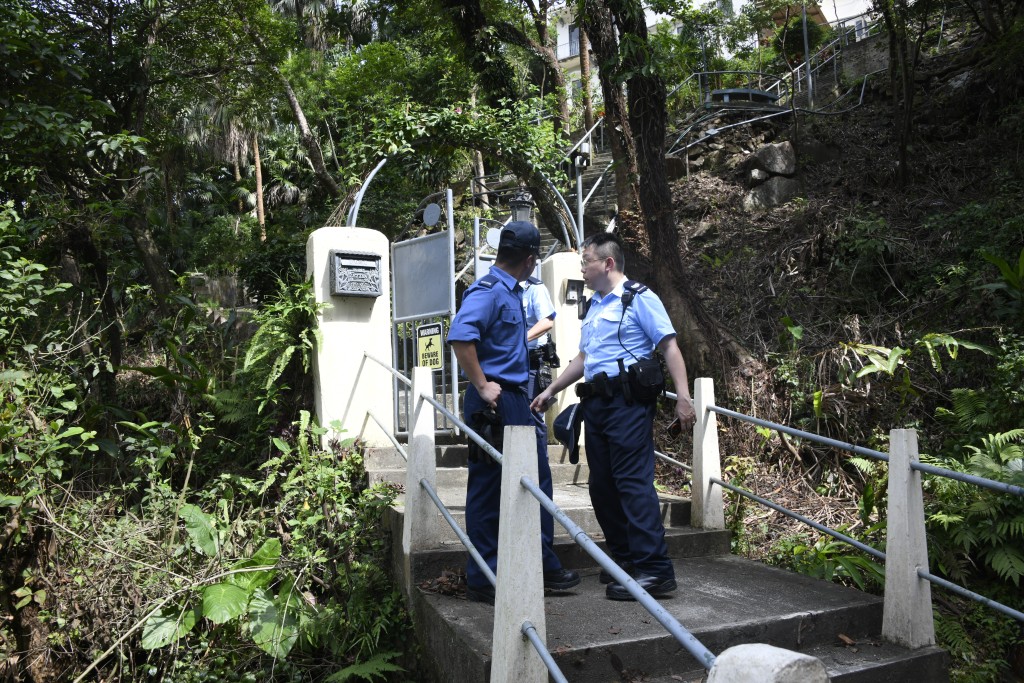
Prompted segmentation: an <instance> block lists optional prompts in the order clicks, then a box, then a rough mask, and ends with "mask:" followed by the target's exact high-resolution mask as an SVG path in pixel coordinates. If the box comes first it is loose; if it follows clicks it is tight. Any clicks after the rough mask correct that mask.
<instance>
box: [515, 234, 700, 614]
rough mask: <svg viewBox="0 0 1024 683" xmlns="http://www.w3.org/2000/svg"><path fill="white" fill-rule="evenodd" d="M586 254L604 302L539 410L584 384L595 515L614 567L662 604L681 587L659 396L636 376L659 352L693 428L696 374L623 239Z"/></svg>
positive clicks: (594, 242) (613, 592)
mask: <svg viewBox="0 0 1024 683" xmlns="http://www.w3.org/2000/svg"><path fill="white" fill-rule="evenodd" d="M582 246H583V249H582V257H583V259H582V264H581V270H582V273H583V279H584V281H585V282H586V284H587V286H588V287H590V288H591V289H593V290H594V292H595V293H594V296H593V297H592V299H591V302H590V308H589V310H588V311H587V315H586V317H585V318H584V320H583V330H582V335H581V339H580V353H579V355H578V356H576V358H574V359H573V360H572V361H571V362H570V363H569V365H568V366H567V368H566V369H565V371H564V372H562V374H560V375H559V376H558V377H557V378H556V379H555V381H554V382H552V383H551V386H550V387H548V388H547V389H546V390H544V391H543V392H541V393H540V394H539V395H538V396H537V397H536V398H535V399H534V401H533V403H532V405H531V408H533V409H535V410H543V409H544V406H546V405H547V404H548V402H549V400H550V399H551V398H552V397H553V396H554V395H555V394H557V393H558V392H559V391H561V390H562V389H564V388H565V387H567V386H569V385H570V384H572V383H574V382H576V381H577V380H579V379H580V378H583V379H584V383H583V384H581V385H579V386H578V387H577V394H578V395H579V396H580V398H581V400H580V412H582V415H583V422H584V442H585V445H586V452H587V463H588V465H589V467H590V482H589V483H590V499H591V503H592V504H593V506H594V514H595V515H596V516H597V520H598V523H599V524H600V525H601V530H602V531H603V532H604V536H605V542H606V543H607V545H608V550H609V553H610V554H611V555H612V557H613V559H615V561H616V562H618V563H619V565H620V566H621V567H622V568H623V569H624V570H626V571H627V572H628V573H629V574H630V575H631V576H632V577H633V578H634V580H635V581H636V582H637V583H638V584H640V586H641V588H643V589H644V590H646V591H647V592H648V593H649V594H650V595H652V596H654V597H661V596H665V595H668V594H669V593H671V592H673V591H674V590H675V589H676V581H675V569H674V567H673V565H672V560H671V559H670V558H669V557H668V546H667V545H666V543H665V528H664V525H663V524H662V521H661V508H660V505H659V503H658V494H657V492H656V491H655V489H654V426H653V425H654V412H655V408H656V397H654V398H653V399H649V398H644V399H642V400H638V399H635V398H634V396H639V395H640V394H639V392H636V391H635V390H634V389H633V388H631V387H633V383H632V382H630V381H629V379H628V378H629V375H630V367H631V366H633V365H635V364H636V363H638V362H639V361H641V360H642V359H648V358H650V357H651V356H652V354H653V352H654V350H655V348H657V350H658V351H660V352H661V354H662V356H663V357H664V359H665V365H666V366H667V368H668V372H669V374H670V375H671V377H672V382H673V384H674V385H675V390H676V395H677V396H678V400H677V401H676V410H675V412H676V417H677V418H678V419H679V422H680V425H681V426H682V427H689V426H691V425H693V423H694V420H695V414H694V411H693V404H692V401H691V400H690V392H689V384H688V381H687V377H686V365H685V363H684V362H683V356H682V354H681V353H680V351H679V347H678V346H677V345H676V333H675V330H674V329H673V328H672V324H671V322H669V319H668V314H667V313H666V312H665V306H664V305H663V304H662V303H661V299H659V298H658V296H657V295H656V294H655V293H654V292H652V291H650V290H649V289H647V288H646V287H645V286H643V285H640V284H639V283H634V282H632V281H630V280H627V278H626V276H625V274H624V272H623V269H624V262H625V259H624V256H623V251H622V243H621V242H620V241H619V238H618V237H616V236H615V235H613V234H610V233H598V234H596V235H592V236H591V237H589V238H587V240H586V241H584V242H583V245H582ZM639 367H643V366H639ZM600 580H601V582H602V583H606V584H608V586H607V588H606V590H605V595H606V596H607V597H608V598H610V599H612V600H632V599H633V596H632V595H630V593H629V591H627V590H626V589H625V588H624V587H623V586H621V585H620V584H618V583H617V582H614V581H612V578H611V576H610V575H609V574H608V573H607V572H605V571H602V572H601V579H600Z"/></svg>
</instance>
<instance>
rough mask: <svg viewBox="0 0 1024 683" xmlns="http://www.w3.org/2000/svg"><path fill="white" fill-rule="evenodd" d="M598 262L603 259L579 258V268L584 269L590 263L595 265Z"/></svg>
mask: <svg viewBox="0 0 1024 683" xmlns="http://www.w3.org/2000/svg"><path fill="white" fill-rule="evenodd" d="M598 261H604V259H603V258H592V259H585V258H581V259H580V268H586V267H587V266H589V265H590V264H591V263H597V262H598Z"/></svg>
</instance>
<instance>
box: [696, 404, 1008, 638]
mask: <svg viewBox="0 0 1024 683" xmlns="http://www.w3.org/2000/svg"><path fill="white" fill-rule="evenodd" d="M707 410H708V411H711V412H715V413H720V414H722V415H726V416H729V417H733V418H736V419H738V420H742V421H744V422H751V423H753V424H757V425H760V426H762V427H769V428H771V429H776V430H778V431H780V432H785V433H786V434H791V435H793V436H799V437H801V438H805V439H808V440H810V441H817V442H819V443H823V444H826V445H830V446H833V447H836V448H842V449H844V450H848V451H852V452H854V453H859V454H861V455H867V456H869V457H873V458H878V459H880V460H884V461H886V462H888V461H889V456H888V455H886V454H884V453H881V452H879V451H872V450H870V449H867V448H863V447H861V446H854V445H853V444H849V443H844V442H842V441H837V440H835V439H830V438H828V437H822V436H818V435H817V434H811V433H810V432H804V431H802V430H799V429H794V428H792V427H786V426H785V425H780V424H777V423H774V422H769V421H767V420H761V419H759V418H756V417H751V416H749V415H744V414H743V413H737V412H736V411H733V410H729V409H727V408H721V407H719V406H714V405H711V406H708V408H707ZM910 468H911V469H912V470H917V471H919V472H926V473H928V474H934V475H937V476H942V477H947V478H949V479H956V480H957V481H962V482H965V483H970V484H975V485H976V486H982V487H985V488H989V489H993V490H996V491H1000V492H1003V493H1011V494H1014V495H1019V496H1024V489H1022V488H1021V487H1019V486H1014V485H1013V484H1006V483H1003V482H999V481H994V480H992V479H986V478H984V477H978V476H975V475H973V474H966V473H963V472H955V471H953V470H947V469H943V468H941V467H935V466H934V465H927V464H924V463H920V462H911V463H910ZM708 480H709V481H711V482H712V483H714V484H717V485H719V486H721V487H723V488H726V489H729V490H730V491H734V492H736V493H738V494H740V495H743V496H746V497H747V498H750V499H752V500H755V501H757V502H758V503H761V504H762V505H765V506H767V507H770V508H772V509H773V510H777V511H779V512H782V513H783V514H786V515H788V516H790V517H793V518H794V519H798V520H800V521H801V522H804V523H805V524H808V525H810V526H812V527H814V528H815V529H817V530H819V531H821V532H822V533H825V534H828V535H829V536H832V537H833V538H836V539H838V540H841V541H844V542H846V543H849V544H850V545H852V546H854V547H855V548H858V549H859V550H862V551H864V552H866V553H869V554H871V555H873V556H874V557H877V558H879V559H881V560H883V561H884V560H885V553H883V552H882V551H880V550H876V549H874V548H872V547H871V546H868V545H865V544H863V543H861V542H860V541H857V540H855V539H853V538H850V537H849V536H845V535H843V534H840V533H839V532H838V531H834V530H832V529H830V528H828V527H826V526H824V525H821V524H818V523H817V522H814V521H813V520H810V519H808V518H806V517H803V516H801V515H798V514H797V513H795V512H792V511H790V510H787V509H785V508H783V507H782V506H781V505H777V504H775V503H772V502H771V501H769V500H766V499H764V498H761V497H759V496H756V495H754V494H753V493H750V492H749V491H745V490H743V489H741V488H739V487H737V486H734V485H732V484H729V483H727V482H724V481H722V480H721V479H718V478H717V477H708ZM917 575H918V576H919V577H921V578H923V579H926V580H928V581H930V582H932V583H934V584H936V585H938V586H941V587H943V588H946V589H948V590H951V591H953V592H955V593H957V594H959V595H961V596H963V597H966V598H969V599H971V600H974V601H975V602H979V603H981V604H983V605H985V606H987V607H991V608H992V609H995V610H997V611H999V612H1002V613H1003V614H1006V615H1007V616H1010V617H1013V618H1014V619H1017V620H1018V621H1021V622H1024V613H1022V612H1019V611H1018V610H1015V609H1013V608H1012V607H1008V606H1006V605H1004V604H1002V603H1000V602H998V601H996V600H992V599H991V598H986V597H985V596H983V595H980V594H979V593H975V592H973V591H970V590H967V589H966V588H963V587H962V586H958V585H956V584H955V583H951V582H949V581H947V580H945V579H942V578H939V577H937V576H935V575H933V574H931V573H929V572H928V571H926V570H924V569H920V568H919V569H918V570H917Z"/></svg>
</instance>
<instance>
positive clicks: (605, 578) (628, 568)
mask: <svg viewBox="0 0 1024 683" xmlns="http://www.w3.org/2000/svg"><path fill="white" fill-rule="evenodd" d="M619 567H621V568H622V571H624V572H626V573H627V574H629V575H630V576H633V575H634V574H636V567H634V566H633V563H632V562H619ZM597 580H598V581H600V582H601V583H603V584H604V583H611V582H612V581H614V580H615V579H613V578H612V575H611V574H609V573H608V572H607V571H606V570H604V569H602V570H601V574H600V575H599V576H598V577H597Z"/></svg>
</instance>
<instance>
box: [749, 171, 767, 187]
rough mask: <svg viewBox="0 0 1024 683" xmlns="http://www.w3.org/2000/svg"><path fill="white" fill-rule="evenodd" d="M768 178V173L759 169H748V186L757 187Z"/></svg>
mask: <svg viewBox="0 0 1024 683" xmlns="http://www.w3.org/2000/svg"><path fill="white" fill-rule="evenodd" d="M770 177H771V176H769V175H768V171H765V170H763V169H760V168H752V169H750V186H751V187H757V186H758V185H760V184H761V183H763V182H764V181H766V180H768V178H770Z"/></svg>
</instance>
